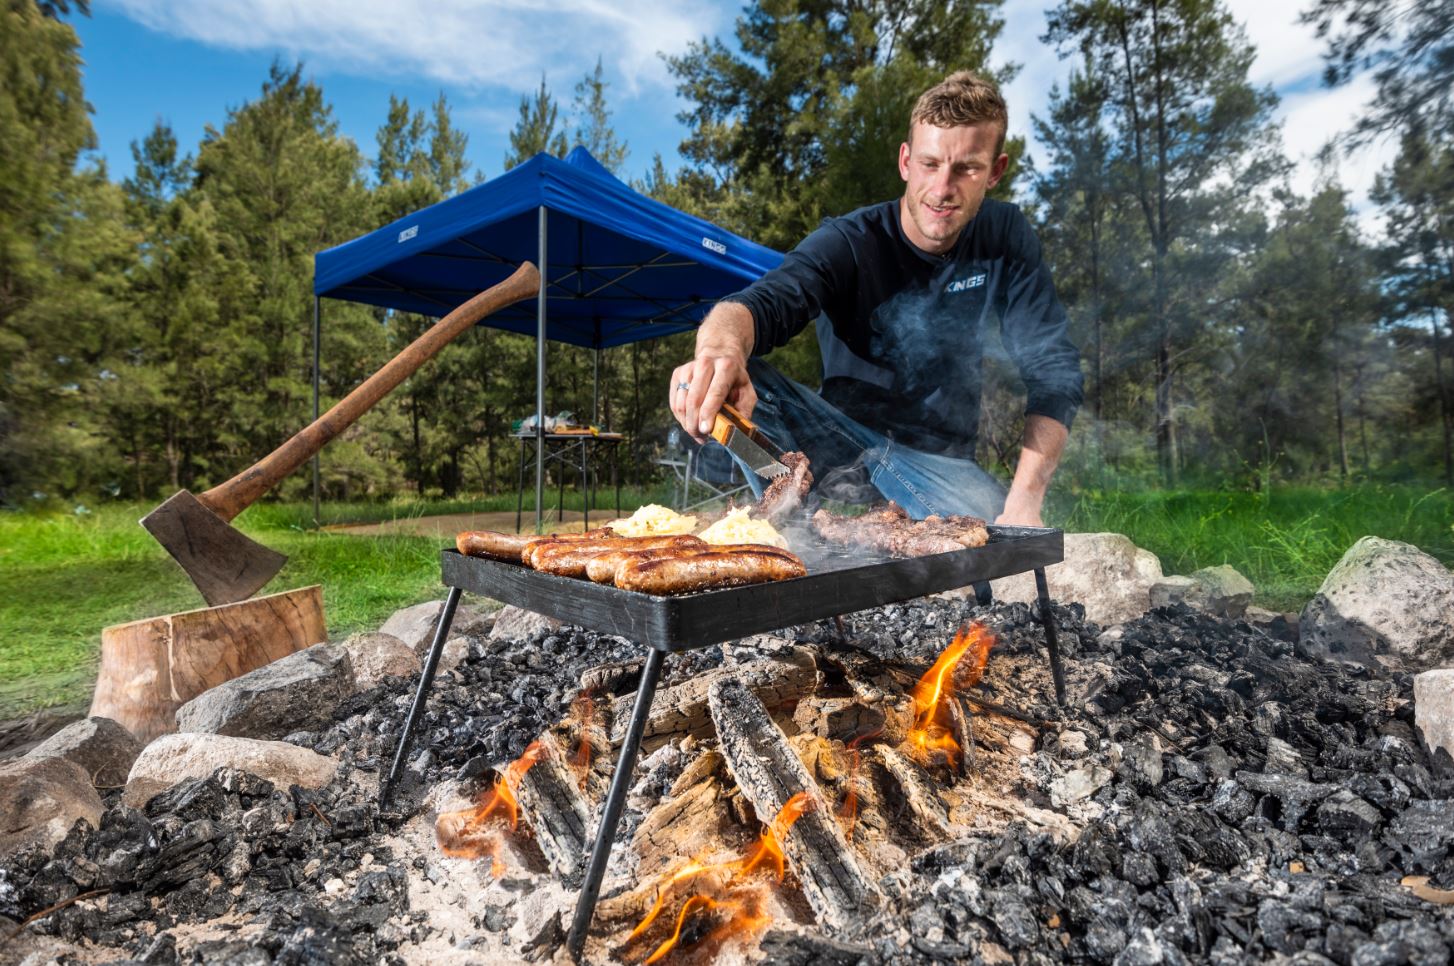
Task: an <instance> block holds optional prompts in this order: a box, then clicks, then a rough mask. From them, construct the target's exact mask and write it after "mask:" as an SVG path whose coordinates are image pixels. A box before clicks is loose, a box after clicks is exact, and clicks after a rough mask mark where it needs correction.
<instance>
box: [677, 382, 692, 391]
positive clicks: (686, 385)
mask: <svg viewBox="0 0 1454 966" xmlns="http://www.w3.org/2000/svg"><path fill="white" fill-rule="evenodd" d="M690 388H692V384H691V383H689V382H679V383H677V392H686V391H687V390H688V389H690Z"/></svg>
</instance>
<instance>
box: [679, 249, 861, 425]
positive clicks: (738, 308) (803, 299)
mask: <svg viewBox="0 0 1454 966" xmlns="http://www.w3.org/2000/svg"><path fill="white" fill-rule="evenodd" d="M852 266H853V249H852V247H851V246H849V245H848V243H847V241H846V239H845V238H844V236H843V234H842V233H841V232H840V231H838V230H836V229H834V228H831V227H829V226H826V225H825V226H824V227H821V228H819V229H818V230H817V231H815V232H813V234H811V235H809V236H808V237H807V238H805V239H803V241H802V243H801V244H799V245H798V247H797V248H795V249H793V250H792V251H791V252H789V253H788V254H787V257H785V258H784V259H783V262H782V264H781V265H779V266H778V267H777V268H775V269H773V270H772V271H770V272H768V273H767V274H766V275H764V276H763V277H762V278H760V279H758V280H757V281H756V282H754V283H753V284H752V285H750V286H748V287H747V288H746V289H744V290H743V291H741V292H738V293H736V294H735V295H729V296H727V298H725V299H724V300H723V301H721V302H718V303H717V304H716V305H715V306H713V307H712V311H710V312H708V313H707V317H706V318H705V319H703V320H702V324H701V326H700V327H699V328H698V329H697V350H696V354H695V356H694V357H693V358H692V361H691V362H688V363H685V364H683V365H680V366H677V368H676V369H675V370H674V371H673V372H672V376H671V388H670V390H669V392H670V393H671V400H670V403H669V405H670V408H671V411H672V414H673V415H674V416H676V418H677V422H679V423H681V424H682V428H683V429H685V430H686V431H687V432H688V433H691V434H692V437H693V438H694V439H696V440H697V441H698V442H700V441H702V440H703V439H704V438H705V437H706V436H707V434H708V433H710V432H711V431H712V421H713V417H714V416H716V415H717V410H719V409H721V408H722V403H723V401H724V400H725V401H727V402H730V403H732V405H734V406H736V407H737V408H738V409H739V410H741V411H742V413H743V414H744V415H751V414H752V409H753V407H754V406H756V405H757V393H755V392H754V391H753V389H752V382H751V381H750V380H749V379H748V377H747V359H748V357H749V356H750V355H752V353H753V350H754V349H756V350H757V351H758V352H760V353H767V352H770V351H771V350H772V349H773V348H775V347H777V346H780V345H783V344H785V343H786V342H787V341H788V340H789V339H791V338H792V337H793V336H795V335H797V334H798V333H799V332H801V331H802V330H803V327H804V326H806V325H807V324H808V322H809V320H811V319H813V318H816V317H817V315H818V313H819V312H820V311H822V308H823V305H824V302H825V300H826V298H827V297H828V294H829V292H830V291H832V290H834V289H835V288H841V287H842V283H841V282H840V281H839V280H838V276H839V275H841V274H842V273H843V272H845V271H849V270H851V269H852ZM683 386H686V387H687V388H685V389H683V388H682V387H683Z"/></svg>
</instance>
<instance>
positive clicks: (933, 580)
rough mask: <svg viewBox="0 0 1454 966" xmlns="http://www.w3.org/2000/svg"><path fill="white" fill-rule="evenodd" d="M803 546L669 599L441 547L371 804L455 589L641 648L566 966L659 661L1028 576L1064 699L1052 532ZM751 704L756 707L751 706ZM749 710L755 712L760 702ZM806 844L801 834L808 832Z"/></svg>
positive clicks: (856, 886) (443, 635)
mask: <svg viewBox="0 0 1454 966" xmlns="http://www.w3.org/2000/svg"><path fill="white" fill-rule="evenodd" d="M803 549H804V552H803V553H802V554H801V555H802V556H803V557H804V559H805V561H806V562H807V563H808V570H809V573H808V576H806V577H800V578H797V579H794V580H786V581H779V582H774V583H767V584H757V585H752V586H748V587H735V588H728V589H723V590H714V591H707V592H703V593H697V594H688V595H682V596H677V597H657V596H650V595H646V594H638V593H632V592H630V591H623V590H620V589H618V588H615V587H611V586H608V585H602V584H592V583H586V582H583V581H579V580H572V579H569V578H565V577H557V576H554V575H551V574H545V573H540V572H538V571H534V570H531V569H529V568H526V567H522V566H520V565H517V564H509V563H501V562H498V561H492V560H484V559H480V558H475V557H466V556H463V555H461V554H459V553H458V552H456V551H454V550H445V551H443V553H442V557H441V571H442V577H443V581H444V583H445V584H446V585H447V586H448V587H449V588H450V592H449V597H448V599H447V600H446V602H445V606H444V609H443V611H442V613H441V614H440V618H439V624H438V627H437V628H436V630H435V634H434V640H433V644H432V646H431V648H430V652H429V656H428V658H427V660H426V662H425V665H424V669H423V672H422V673H421V675H420V679H419V686H418V690H417V692H416V694H415V698H414V703H413V705H412V707H411V708H410V711H409V716H408V718H407V719H406V721H405V724H404V730H403V733H402V734H401V736H400V739H399V745H398V748H397V750H396V752H395V755H394V760H393V765H392V767H391V768H390V770H389V774H388V776H387V778H386V779H385V780H384V783H383V786H382V793H381V802H382V803H383V804H385V805H387V803H388V802H389V799H390V797H391V795H392V794H393V791H394V788H395V786H396V783H397V781H398V779H399V776H400V774H401V773H402V771H403V768H404V762H405V760H406V758H407V756H408V752H409V746H410V742H411V738H412V734H413V731H414V729H415V727H416V725H417V723H418V720H419V718H420V715H421V714H422V712H423V710H424V704H425V701H426V700H427V698H428V694H429V689H430V686H431V684H432V683H433V679H434V674H435V671H436V669H437V667H438V664H439V658H440V655H441V654H442V653H443V650H444V643H445V641H446V640H447V639H448V637H449V629H450V625H451V623H452V622H453V618H454V612H455V608H456V607H457V605H458V603H459V600H460V597H461V595H462V594H463V592H464V591H466V590H469V591H471V592H473V593H478V594H481V595H484V596H488V597H491V598H494V599H496V600H500V601H503V602H505V603H507V604H513V605H515V606H518V607H522V608H525V609H527V610H532V611H536V612H538V613H542V614H545V615H547V616H550V617H555V618H557V619H559V620H562V621H565V622H568V623H571V624H575V625H578V626H581V627H584V628H587V629H590V630H595V631H599V632H602V633H608V634H614V635H618V636H621V637H625V638H628V639H630V640H634V641H636V642H638V643H639V644H641V645H642V646H644V647H645V648H647V652H646V662H645V666H644V668H643V670H642V674H641V681H640V685H639V686H638V688H637V691H636V700H635V702H634V704H633V707H632V711H631V717H630V720H629V723H628V725H627V727H626V731H625V734H624V737H623V738H622V742H621V751H620V756H619V758H618V760H617V763H616V768H615V771H614V773H613V775H612V778H611V784H610V790H609V792H608V793H607V795H606V801H605V805H604V808H603V810H602V815H601V821H600V824H599V826H598V828H597V832H596V838H595V843H594V844H593V846H592V848H591V853H590V862H589V864H588V866H587V869H586V872H585V878H584V881H583V883H582V886H581V890H580V897H579V900H578V902H577V905H576V910H575V917H574V920H573V922H572V924H571V928H570V934H569V937H568V939H567V945H568V948H569V950H570V952H571V955H572V956H574V957H575V958H577V959H579V957H580V953H581V950H582V948H583V947H584V944H585V939H586V932H587V930H588V929H589V927H590V923H591V919H592V916H593V915H594V912H595V907H596V901H597V899H598V897H599V894H600V888H601V880H602V877H603V876H604V875H605V871H606V863H607V859H608V858H609V855H610V851H611V845H612V843H613V842H614V840H615V835H616V830H617V826H618V825H619V823H620V819H621V811H622V808H623V806H624V805H625V801H626V794H627V790H628V787H629V786H630V783H631V774H632V771H633V769H634V767H635V764H636V758H637V755H638V753H639V751H640V747H641V740H642V737H643V734H644V731H645V728H646V723H647V719H648V717H649V715H650V712H651V705H652V701H653V699H654V697H655V694H656V689H657V685H658V683H659V681H660V677H661V671H662V664H663V662H664V660H665V658H666V655H667V654H668V653H669V652H676V651H685V650H690V649H693V648H699V647H705V646H707V645H709V644H716V643H720V642H722V641H728V640H734V639H738V638H742V637H746V636H748V635H752V634H758V633H761V632H764V631H770V630H775V629H777V628H782V627H788V626H791V625H795V624H801V623H806V622H809V621H815V620H821V619H823V618H826V617H834V616H837V615H841V614H845V613H850V612H853V611H859V610H864V609H866V608H870V607H876V606H879V605H881V604H887V603H892V602H895V601H901V600H907V599H910V598H914V597H921V596H924V595H927V594H932V593H937V592H941V591H945V590H951V589H955V588H959V587H964V586H968V585H970V584H973V583H977V582H980V581H988V580H991V579H996V578H1000V577H1006V576H1010V575H1011V574H1018V573H1024V572H1026V571H1034V573H1035V579H1036V587H1037V590H1038V592H1039V604H1040V618H1041V621H1042V622H1043V625H1044V628H1045V639H1046V645H1047V650H1048V652H1049V660H1050V667H1051V673H1052V676H1053V679H1054V684H1055V692H1056V698H1057V700H1058V701H1061V702H1063V701H1064V688H1065V685H1064V675H1063V671H1062V668H1061V663H1060V655H1059V650H1058V643H1057V638H1056V628H1055V623H1054V619H1053V617H1052V614H1051V606H1050V597H1049V592H1048V589H1047V587H1046V582H1045V567H1047V566H1049V565H1050V564H1054V563H1058V562H1059V561H1060V560H1061V559H1062V558H1063V556H1064V536H1063V534H1062V532H1061V531H1060V530H1057V529H1053V528H1043V527H991V528H990V540H989V542H988V543H987V544H986V545H985V546H983V547H977V548H973V549H965V550H959V551H954V552H950V553H942V554H934V555H932V556H926V557H911V558H902V559H890V560H883V561H879V562H873V563H864V562H863V558H862V556H861V555H858V554H855V553H852V552H849V551H845V550H844V549H843V548H838V547H829V546H827V545H822V544H816V545H813V546H809V547H805V548H803ZM739 690H740V689H739ZM713 695H714V700H716V701H719V702H725V701H732V700H743V699H742V698H741V696H739V695H736V694H735V692H734V691H733V689H731V688H723V689H719V690H717V691H714V692H713ZM752 701H753V702H754V703H755V701H756V699H755V698H754V699H752ZM757 707H758V708H760V705H758V706H757ZM744 713H745V714H747V715H749V716H751V715H752V714H754V713H755V710H754V708H753V707H752V705H751V704H749V705H748V706H747V707H746V710H745V712H744ZM773 751H774V749H772V748H770V747H766V748H757V749H743V752H742V753H743V754H745V755H747V754H761V755H767V756H770V755H771V754H772V753H773ZM799 767H801V766H799ZM763 797H764V798H768V799H771V798H772V797H773V793H772V791H771V790H766V789H765V790H764V791H763ZM775 804H776V806H777V808H778V809H779V810H780V811H779V816H781V814H782V812H781V810H782V809H787V808H788V804H789V803H788V802H787V801H776V802H775ZM834 831H836V826H833V827H832V830H831V831H830V829H829V824H828V823H824V822H822V821H821V817H820V821H819V822H818V828H817V833H816V834H819V835H831V834H832V832H834ZM805 837H808V838H811V834H810V835H808V836H805ZM840 837H841V833H840ZM825 851H830V852H831V851H833V850H831V849H827V850H825ZM855 878H856V877H855V876H854V875H853V874H852V873H851V872H849V873H844V874H838V875H830V876H829V880H831V881H825V883H824V884H822V886H821V888H823V889H826V890H829V891H834V890H836V891H838V892H840V893H842V894H839V895H825V896H824V897H822V898H821V899H820V902H821V903H822V904H824V905H825V907H827V908H830V909H837V908H843V909H848V908H851V907H852V906H853V904H854V903H855V902H856V901H858V900H859V899H860V898H862V897H861V896H859V895H858V894H857V893H858V892H859V891H862V888H864V886H862V884H861V883H858V882H856V881H855Z"/></svg>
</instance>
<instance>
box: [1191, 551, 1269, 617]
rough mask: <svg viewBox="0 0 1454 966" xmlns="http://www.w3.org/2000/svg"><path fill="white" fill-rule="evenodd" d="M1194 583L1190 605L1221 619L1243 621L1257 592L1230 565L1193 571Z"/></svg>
mask: <svg viewBox="0 0 1454 966" xmlns="http://www.w3.org/2000/svg"><path fill="white" fill-rule="evenodd" d="M1191 579H1192V580H1193V581H1195V584H1196V586H1195V588H1194V589H1193V590H1192V593H1191V595H1190V598H1189V599H1188V601H1187V603H1189V604H1190V605H1191V606H1193V607H1195V608H1196V609H1197V610H1202V611H1206V612H1207V613H1208V614H1215V615H1217V616H1218V617H1230V618H1237V617H1241V616H1242V615H1243V614H1245V613H1247V607H1248V605H1249V604H1251V603H1252V597H1253V595H1254V594H1255V593H1256V592H1257V588H1255V587H1253V586H1252V581H1250V580H1248V579H1247V578H1246V577H1244V576H1242V575H1241V574H1240V573H1238V572H1237V570H1236V568H1234V567H1231V566H1229V565H1227V564H1221V565H1219V566H1216V567H1203V568H1202V569H1201V570H1196V571H1193V572H1192V575H1191Z"/></svg>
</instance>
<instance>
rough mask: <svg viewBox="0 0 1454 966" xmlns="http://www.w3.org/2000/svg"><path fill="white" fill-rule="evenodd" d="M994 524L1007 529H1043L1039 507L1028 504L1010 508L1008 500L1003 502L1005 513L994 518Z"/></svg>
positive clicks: (1043, 524)
mask: <svg viewBox="0 0 1454 966" xmlns="http://www.w3.org/2000/svg"><path fill="white" fill-rule="evenodd" d="M995 523H998V524H1000V525H1001V526H1007V527H1043V526H1045V521H1044V520H1043V519H1041V517H1040V507H1039V506H1030V505H1028V504H1025V505H1020V506H1012V505H1011V503H1010V501H1009V500H1006V501H1005V512H1003V513H1001V514H1000V515H999V516H997V517H995Z"/></svg>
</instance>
